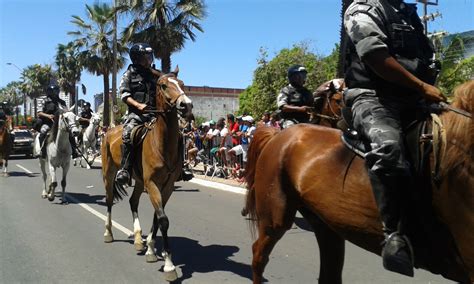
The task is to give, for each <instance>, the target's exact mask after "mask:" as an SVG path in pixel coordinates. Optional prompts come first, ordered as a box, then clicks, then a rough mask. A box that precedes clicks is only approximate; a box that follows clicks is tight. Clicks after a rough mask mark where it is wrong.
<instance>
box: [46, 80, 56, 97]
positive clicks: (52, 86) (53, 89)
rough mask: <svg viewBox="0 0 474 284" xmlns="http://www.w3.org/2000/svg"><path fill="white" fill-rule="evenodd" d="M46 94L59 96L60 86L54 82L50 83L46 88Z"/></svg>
mask: <svg viewBox="0 0 474 284" xmlns="http://www.w3.org/2000/svg"><path fill="white" fill-rule="evenodd" d="M46 95H47V96H49V97H50V96H52V95H54V96H59V86H58V85H56V84H54V83H52V84H49V86H48V88H47V89H46Z"/></svg>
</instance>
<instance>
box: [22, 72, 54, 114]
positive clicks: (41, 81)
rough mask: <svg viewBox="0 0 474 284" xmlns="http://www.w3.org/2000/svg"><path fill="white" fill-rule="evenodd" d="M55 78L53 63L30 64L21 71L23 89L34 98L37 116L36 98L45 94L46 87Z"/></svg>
mask: <svg viewBox="0 0 474 284" xmlns="http://www.w3.org/2000/svg"><path fill="white" fill-rule="evenodd" d="M54 78H55V74H54V72H53V70H52V69H51V65H44V66H41V65H40V64H35V65H30V66H28V67H26V68H25V69H23V72H22V73H21V80H22V85H21V90H22V92H23V93H24V94H27V95H28V96H29V97H30V98H32V99H33V100H34V116H35V117H36V113H37V111H38V110H37V101H36V99H37V98H38V97H40V96H42V95H44V94H45V92H46V88H47V87H48V85H49V84H50V83H51V81H52V80H53V79H54Z"/></svg>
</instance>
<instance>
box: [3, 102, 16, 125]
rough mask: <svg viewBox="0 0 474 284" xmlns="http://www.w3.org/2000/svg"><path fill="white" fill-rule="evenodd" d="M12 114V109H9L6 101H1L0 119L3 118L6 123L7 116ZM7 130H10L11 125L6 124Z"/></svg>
mask: <svg viewBox="0 0 474 284" xmlns="http://www.w3.org/2000/svg"><path fill="white" fill-rule="evenodd" d="M12 115H13V111H12V110H11V108H10V106H9V105H8V102H2V103H1V104H0V120H3V121H4V122H5V123H8V120H9V119H8V117H9V116H12ZM8 128H9V129H8V130H9V131H11V130H12V129H11V125H8Z"/></svg>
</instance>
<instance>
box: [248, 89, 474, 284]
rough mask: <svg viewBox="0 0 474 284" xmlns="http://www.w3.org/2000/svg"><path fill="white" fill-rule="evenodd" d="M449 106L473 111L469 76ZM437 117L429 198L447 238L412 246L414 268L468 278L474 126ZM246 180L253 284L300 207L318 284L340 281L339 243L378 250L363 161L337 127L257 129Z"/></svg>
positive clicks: (471, 271)
mask: <svg viewBox="0 0 474 284" xmlns="http://www.w3.org/2000/svg"><path fill="white" fill-rule="evenodd" d="M452 107H455V108H458V109H461V110H464V111H465V112H468V113H471V115H472V113H473V112H474V81H470V82H467V83H465V84H463V85H461V86H459V87H458V88H457V89H456V90H455V98H454V102H453V104H452ZM440 119H441V121H442V124H443V125H444V127H445V130H446V137H447V144H446V151H444V154H442V156H441V159H440V161H441V162H440V168H439V175H438V177H439V179H438V183H436V184H437V185H434V183H433V190H432V202H431V203H432V207H433V209H434V212H435V213H434V214H435V215H436V217H437V219H438V220H439V221H441V223H442V224H443V225H444V226H445V228H447V229H448V230H449V232H450V235H449V236H450V237H449V238H446V239H443V240H442V242H440V243H438V246H435V247H430V248H432V249H431V250H428V253H426V251H423V252H424V254H421V255H417V250H416V247H415V255H416V257H415V258H416V259H415V266H416V267H418V268H423V269H426V270H429V271H431V272H433V273H435V274H441V275H443V276H444V277H446V278H448V279H452V280H455V281H459V282H463V283H472V282H473V281H474V247H473V244H474V233H473V232H474V190H473V189H474V164H473V159H474V154H473V151H474V145H473V139H472V133H474V123H473V121H472V119H470V118H468V117H465V116H462V115H459V114H457V113H455V112H445V113H442V114H441V115H440ZM302 161H304V162H302ZM430 164H433V155H432V154H431V162H430ZM430 168H433V167H432V165H430ZM246 180H247V188H248V193H247V200H246V207H247V208H248V210H249V214H250V224H251V225H252V226H251V229H252V233H253V234H254V233H255V229H257V231H258V238H257V240H256V241H255V242H254V244H253V247H252V249H253V261H252V270H253V282H254V283H261V282H262V277H263V271H264V268H265V266H266V264H267V263H268V261H269V255H270V253H271V251H272V249H273V247H274V246H275V244H276V243H277V241H278V240H279V239H280V238H281V237H282V236H283V235H284V233H285V232H286V231H287V230H288V229H290V227H291V226H292V224H293V221H294V218H295V214H296V212H297V211H299V212H301V213H302V215H303V216H304V217H305V219H306V220H307V221H308V222H309V223H310V224H311V226H312V227H313V229H314V232H315V235H316V238H317V241H318V244H319V248H320V272H319V283H341V282H342V268H343V264H344V240H348V241H350V242H352V243H354V244H356V245H357V246H360V247H362V248H363V249H366V250H368V251H371V252H373V253H376V254H379V255H380V252H381V245H380V243H381V241H382V240H383V233H382V226H381V221H380V219H379V214H378V210H377V207H376V203H375V200H374V197H373V194H372V190H371V187H370V183H369V179H368V174H367V171H366V168H365V163H364V160H363V159H362V158H360V157H359V156H356V155H355V154H354V153H353V152H352V151H350V150H349V149H348V148H347V147H346V146H345V145H344V144H343V143H342V142H341V132H340V131H339V130H337V129H333V128H328V127H320V126H317V125H310V124H299V125H296V126H294V127H290V128H288V129H285V130H283V131H278V130H275V129H274V128H270V127H261V128H258V129H257V130H256V132H255V135H254V139H253V141H252V143H251V145H250V148H249V154H248V162H247V169H246ZM427 183H430V182H429V181H428V182H427ZM431 203H430V204H431ZM432 234H433V235H437V234H438V232H434V233H432Z"/></svg>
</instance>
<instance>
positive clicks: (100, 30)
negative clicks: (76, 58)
mask: <svg viewBox="0 0 474 284" xmlns="http://www.w3.org/2000/svg"><path fill="white" fill-rule="evenodd" d="M114 13H115V10H114V8H112V7H111V6H110V5H108V4H106V3H103V4H94V5H92V6H89V5H86V14H87V18H88V22H86V21H84V20H83V19H82V18H81V17H79V16H75V15H73V16H72V17H73V20H71V22H72V23H73V24H75V25H76V27H77V28H78V30H77V31H73V32H68V34H70V35H73V36H75V37H76V39H75V41H74V44H75V45H76V46H77V47H78V48H80V50H82V51H81V52H80V58H81V62H82V63H83V65H84V67H85V68H86V70H87V71H89V72H90V73H92V74H95V75H97V76H100V75H102V76H103V81H104V125H105V126H109V124H110V102H109V89H110V81H109V75H110V73H111V71H112V65H113V57H114V55H113V18H114ZM126 51H127V50H126V48H125V47H124V45H122V44H120V43H118V44H117V66H118V68H122V67H123V65H124V61H125V58H124V57H123V54H125V53H126ZM112 99H113V100H114V101H115V99H116V98H112Z"/></svg>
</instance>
